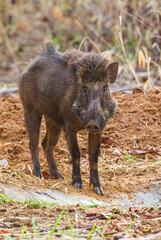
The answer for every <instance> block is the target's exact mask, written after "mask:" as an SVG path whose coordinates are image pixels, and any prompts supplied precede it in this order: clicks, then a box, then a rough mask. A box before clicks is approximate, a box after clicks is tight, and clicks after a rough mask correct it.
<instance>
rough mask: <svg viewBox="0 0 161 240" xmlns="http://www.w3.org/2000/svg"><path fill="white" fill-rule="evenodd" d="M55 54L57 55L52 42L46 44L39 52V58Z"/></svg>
mask: <svg viewBox="0 0 161 240" xmlns="http://www.w3.org/2000/svg"><path fill="white" fill-rule="evenodd" d="M55 54H58V51H57V50H56V48H55V47H54V45H53V44H52V42H48V43H47V44H46V45H45V47H44V49H43V50H42V52H41V56H51V55H55Z"/></svg>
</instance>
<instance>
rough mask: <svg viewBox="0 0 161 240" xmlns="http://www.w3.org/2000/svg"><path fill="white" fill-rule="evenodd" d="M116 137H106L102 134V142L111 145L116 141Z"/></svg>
mask: <svg viewBox="0 0 161 240" xmlns="http://www.w3.org/2000/svg"><path fill="white" fill-rule="evenodd" d="M114 142H115V141H114V139H112V138H109V137H106V136H102V143H104V144H106V145H108V146H111V145H112V144H113V143H114Z"/></svg>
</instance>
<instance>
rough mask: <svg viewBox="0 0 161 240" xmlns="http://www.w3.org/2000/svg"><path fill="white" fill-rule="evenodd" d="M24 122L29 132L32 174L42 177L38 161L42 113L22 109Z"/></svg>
mask: <svg viewBox="0 0 161 240" xmlns="http://www.w3.org/2000/svg"><path fill="white" fill-rule="evenodd" d="M24 117H25V123H26V127H27V130H28V133H29V148H30V152H31V156H32V162H33V174H34V175H35V176H36V177H40V178H42V173H41V168H40V163H39V152H38V143H39V131H40V123H41V118H42V115H41V114H39V113H37V112H36V111H35V110H34V109H30V108H26V109H25V111H24Z"/></svg>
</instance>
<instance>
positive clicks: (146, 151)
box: [129, 147, 158, 155]
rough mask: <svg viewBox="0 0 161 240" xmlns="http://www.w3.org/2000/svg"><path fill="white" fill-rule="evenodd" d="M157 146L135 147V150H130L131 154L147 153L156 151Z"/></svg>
mask: <svg viewBox="0 0 161 240" xmlns="http://www.w3.org/2000/svg"><path fill="white" fill-rule="evenodd" d="M157 150H158V149H157V148H154V147H145V148H133V150H131V151H129V154H131V155H145V154H147V153H156V152H157Z"/></svg>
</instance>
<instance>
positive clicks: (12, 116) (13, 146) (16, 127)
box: [0, 89, 161, 201]
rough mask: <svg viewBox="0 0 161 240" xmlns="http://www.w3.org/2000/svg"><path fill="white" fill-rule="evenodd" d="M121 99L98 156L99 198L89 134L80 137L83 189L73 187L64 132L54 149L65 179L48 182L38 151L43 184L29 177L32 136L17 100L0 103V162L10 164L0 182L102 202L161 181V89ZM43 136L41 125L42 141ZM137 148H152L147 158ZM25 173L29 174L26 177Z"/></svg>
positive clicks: (46, 168) (119, 94) (116, 95)
mask: <svg viewBox="0 0 161 240" xmlns="http://www.w3.org/2000/svg"><path fill="white" fill-rule="evenodd" d="M114 97H116V99H117V101H118V108H117V112H116V115H115V116H114V117H113V118H112V119H110V121H109V123H108V125H107V126H106V128H105V130H104V133H103V138H102V144H101V154H100V157H99V175H100V181H101V185H102V188H103V190H104V196H98V195H96V194H95V193H94V192H93V190H92V188H90V187H89V163H88V151H87V150H88V149H87V145H88V144H87V133H86V131H82V132H80V133H79V134H78V141H79V146H80V151H81V173H82V180H83V184H84V187H85V188H84V189H83V190H77V189H75V188H74V187H73V186H72V185H71V176H72V164H71V158H70V154H69V151H68V147H67V143H66V140H65V138H64V135H63V133H62V135H61V137H60V140H59V143H58V144H57V146H56V148H55V158H56V161H57V166H58V169H59V171H60V172H61V174H62V175H63V176H64V177H65V180H52V179H50V178H49V174H48V165H47V162H46V159H45V156H44V153H43V151H42V147H41V144H40V146H39V149H40V162H41V168H42V171H43V174H44V178H45V179H44V180H40V179H37V178H36V177H34V176H33V175H32V174H31V169H32V161H31V157H30V152H29V148H28V134H27V131H26V128H25V125H24V117H23V109H22V105H21V102H20V100H19V98H17V97H8V98H3V99H1V101H0V124H1V125H0V149H1V151H0V159H6V160H7V161H8V163H9V166H8V168H7V169H3V170H2V172H1V181H2V182H3V183H8V184H10V185H12V186H14V187H18V188H21V189H25V190H31V189H32V190H40V191H41V190H43V189H45V188H52V189H55V190H60V191H63V192H66V193H78V194H84V195H86V196H90V197H95V198H97V199H100V200H105V201H106V199H110V198H111V199H112V198H113V196H114V195H115V194H119V193H126V194H130V193H132V192H134V191H139V190H141V188H142V185H143V184H145V186H146V185H147V188H148V184H149V183H150V182H153V181H155V182H156V181H158V180H159V179H160V169H161V151H160V149H159V147H160V143H161V104H160V102H161V91H160V90H159V89H153V90H151V91H149V92H148V93H147V94H146V95H144V94H143V92H141V91H139V92H137V91H136V92H134V93H133V94H122V93H120V92H119V93H115V94H114ZM44 133H45V126H44V121H42V125H41V139H42V137H43V135H44ZM133 147H140V150H142V151H143V152H144V148H146V149H150V151H149V152H147V154H141V156H140V154H139V152H136V153H135V152H134V153H133V155H137V156H133V155H130V154H129V152H130V151H132V150H133ZM22 173H25V174H22Z"/></svg>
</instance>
